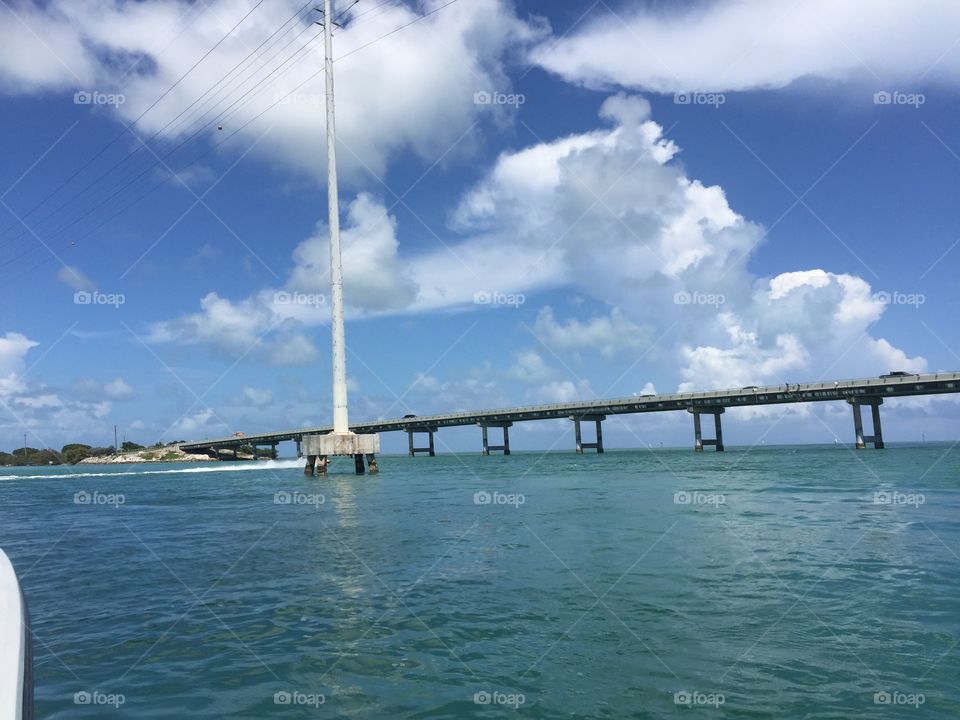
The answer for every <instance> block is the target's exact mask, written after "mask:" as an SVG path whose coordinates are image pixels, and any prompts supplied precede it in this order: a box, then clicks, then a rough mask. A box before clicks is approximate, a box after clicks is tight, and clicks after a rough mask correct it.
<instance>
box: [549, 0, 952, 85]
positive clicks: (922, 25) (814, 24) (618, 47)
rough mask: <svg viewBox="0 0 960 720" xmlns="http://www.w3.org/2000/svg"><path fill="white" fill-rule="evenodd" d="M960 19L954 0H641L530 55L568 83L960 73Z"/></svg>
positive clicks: (594, 18) (885, 78) (905, 77)
mask: <svg viewBox="0 0 960 720" xmlns="http://www.w3.org/2000/svg"><path fill="white" fill-rule="evenodd" d="M958 25H960V5H958V4H957V3H956V2H954V1H953V0H928V1H927V2H925V3H923V9H922V11H919V10H918V8H917V7H916V6H914V5H911V4H910V3H904V2H900V0H844V2H840V3H838V2H835V1H834V0H805V1H804V2H796V3H787V2H769V0H716V1H714V2H709V3H679V4H676V6H675V9H671V10H665V9H664V8H662V7H659V6H656V7H655V6H651V5H648V4H643V5H640V4H638V5H637V6H636V7H634V8H630V9H623V10H619V9H618V10H617V12H616V14H614V13H612V12H611V13H601V12H597V13H592V14H591V17H589V18H588V19H587V21H586V22H584V23H583V24H582V25H581V26H580V27H577V28H575V29H574V30H573V31H572V32H571V33H569V34H568V35H566V36H564V37H562V38H560V39H558V40H553V39H550V40H548V41H545V42H544V43H543V44H542V45H540V46H539V47H537V48H536V49H534V50H533V52H532V56H531V57H532V60H533V61H534V62H536V63H538V64H540V65H541V66H542V67H544V68H546V69H547V70H549V71H552V72H554V73H556V74H558V75H560V76H561V77H563V78H564V79H566V80H568V81H570V82H575V83H581V84H584V85H587V86H590V87H598V86H623V87H629V88H635V89H645V90H653V91H657V92H677V91H736V90H751V89H763V88H782V87H785V86H787V85H789V84H790V83H792V82H793V81H795V80H797V79H799V78H803V77H817V78H822V79H825V80H828V81H843V80H847V79H852V78H853V79H857V78H859V79H863V80H866V81H868V82H870V83H873V84H877V83H894V82H897V81H904V82H907V81H909V82H910V83H915V82H917V81H918V78H924V77H929V78H932V79H945V80H948V81H950V82H956V81H957V80H960V55H958V54H957V53H953V52H951V50H953V48H954V45H955V43H956V32H955V28H956V27H957V26H958ZM874 89H877V90H879V89H883V88H880V87H877V88H874ZM886 89H888V90H893V89H897V88H895V87H888V88H886ZM901 89H903V88H901ZM869 97H870V95H869V94H868V93H864V99H865V100H868V99H869Z"/></svg>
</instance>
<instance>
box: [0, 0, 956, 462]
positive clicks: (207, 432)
mask: <svg viewBox="0 0 960 720" xmlns="http://www.w3.org/2000/svg"><path fill="white" fill-rule="evenodd" d="M314 4H315V3H307V4H305V5H301V4H300V3H298V2H296V1H295V0H294V1H293V2H286V1H281V0H266V1H264V0H261V1H260V2H257V1H256V0H210V1H209V2H195V3H187V2H178V1H174V0H141V1H140V2H125V1H123V0H114V1H113V2H99V1H94V0H51V1H50V2H46V3H43V4H39V3H30V2H26V1H24V0H2V1H0V103H2V112H0V153H2V154H0V157H2V163H0V274H2V280H0V448H2V449H5V450H10V449H12V448H13V447H18V446H20V445H21V444H22V443H23V440H24V434H25V433H26V435H27V443H28V444H29V445H30V446H32V447H54V448H59V447H60V446H61V445H63V444H65V443H68V442H77V441H79V442H86V443H89V444H95V445H110V444H112V442H113V436H114V426H117V427H118V428H119V433H120V434H121V436H122V437H125V438H126V439H128V440H134V441H137V442H141V443H145V444H146V443H151V444H152V443H154V442H157V441H161V440H162V441H172V440H186V439H191V440H195V439H201V438H205V437H218V436H223V435H227V434H230V433H232V432H237V431H240V432H247V433H254V432H263V431H270V430H278V429H285V428H297V427H306V426H313V425H320V424H326V423H328V422H329V421H330V417H331V398H330V360H329V348H330V335H329V330H328V327H329V317H330V308H329V305H328V302H327V294H328V282H329V279H328V272H329V259H328V238H327V216H326V177H327V168H326V157H325V128H326V125H325V114H324V93H325V87H324V80H323V69H324V61H323V49H322V31H321V29H320V27H319V26H318V25H317V24H316V21H317V20H319V19H320V15H319V14H318V13H317V12H316V11H314V10H313V6H314ZM334 12H335V20H336V21H337V24H338V26H339V27H338V28H337V29H336V32H335V34H334V58H335V61H334V72H335V75H336V77H335V88H336V103H337V104H336V110H337V140H338V143H337V167H338V172H339V178H340V183H339V186H340V222H341V230H342V243H343V266H344V287H345V296H346V303H347V345H348V354H347V370H348V378H349V381H348V384H349V391H350V412H351V419H352V420H355V421H360V420H367V419H374V418H378V417H398V416H401V415H404V414H408V413H415V414H419V415H425V414H431V413H442V412H453V411H459V410H478V409H485V408H494V407H505V406H513V405H525V404H534V403H537V404H539V403H549V402H563V401H573V400H590V399H594V398H612V397H624V396H629V395H636V394H646V393H654V392H664V393H665V392H675V391H678V390H681V391H682V390H693V389H698V390H700V389H720V388H729V387H741V386H745V385H765V384H780V383H784V382H790V383H796V382H808V381H810V382H812V381H818V380H835V379H847V378H859V377H869V376H876V375H878V374H880V373H884V372H888V371H891V370H905V371H909V372H940V371H944V372H948V371H955V370H960V324H958V323H957V321H956V317H957V316H958V311H960V284H958V282H957V268H958V265H960V216H958V213H957V209H956V208H957V203H956V188H957V187H958V185H957V183H958V180H960V126H958V125H957V123H956V120H955V119H956V117H957V115H958V111H960V31H958V30H957V28H960V6H958V5H957V4H956V3H955V2H952V1H950V0H931V1H930V2H927V3H925V4H924V11H923V12H922V13H920V12H917V11H916V10H914V9H912V8H911V6H910V4H909V3H904V2H894V1H892V0H847V1H846V2H844V3H842V4H838V3H834V2H830V1H829V0H810V1H809V2H804V3H795V2H785V1H784V2H780V1H777V2H770V1H769V0H736V1H732V0H704V1H702V2H672V3H667V2H654V1H641V0H621V1H614V0H598V1H597V2H593V3H591V2H589V1H587V2H577V3H574V2H561V1H555V2H547V1H546V0H515V1H511V0H454V2H452V3H451V2H449V0H422V1H419V2H401V0H387V1H386V2H382V1H379V0H360V1H359V2H356V3H352V4H351V3H349V2H337V3H335V4H334ZM883 418H884V434H885V437H886V439H887V440H888V442H890V441H893V442H896V441H898V440H903V441H907V440H919V439H921V438H925V439H927V440H955V439H957V438H958V437H960V405H958V402H957V399H956V397H935V398H929V397H928V398H914V399H903V400H897V401H889V402H888V403H886V404H885V405H884V408H883ZM691 426H692V422H691V420H690V418H689V416H688V415H687V414H686V413H670V414H655V415H647V416H629V417H621V418H611V419H610V420H609V421H608V422H607V423H606V425H605V427H604V436H605V437H604V440H605V443H606V445H607V446H608V447H611V448H613V447H622V448H630V447H648V446H659V445H661V444H663V445H665V446H674V445H678V446H683V445H686V444H691V445H692V434H693V433H692V427H691ZM724 435H725V441H726V443H727V444H728V445H733V444H755V443H766V444H776V443H786V442H834V439H835V438H839V439H840V441H842V442H852V436H853V427H852V422H851V417H850V410H849V407H847V406H846V405H845V404H843V403H825V404H816V405H797V406H788V407H765V408H753V409H740V410H735V411H732V412H729V413H728V414H727V415H726V416H725V418H724ZM382 442H383V447H384V450H385V451H386V452H395V451H402V450H403V449H404V448H405V445H406V438H405V437H404V436H403V435H402V434H393V435H385V436H384V437H383V439H382ZM511 444H512V445H513V447H514V448H517V449H548V448H551V449H558V450H570V449H572V447H573V439H572V423H569V422H565V421H550V422H533V423H524V424H520V425H518V426H516V427H515V428H514V429H513V432H512V435H511ZM479 445H480V432H479V429H477V428H461V429H451V430H444V431H442V432H441V433H439V434H438V436H437V447H438V450H439V451H440V452H444V451H447V450H449V451H473V450H479Z"/></svg>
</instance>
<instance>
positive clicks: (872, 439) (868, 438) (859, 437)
mask: <svg viewBox="0 0 960 720" xmlns="http://www.w3.org/2000/svg"><path fill="white" fill-rule="evenodd" d="M847 402H848V403H849V404H850V407H851V408H852V410H853V435H854V445H853V446H854V447H855V448H856V449H857V450H866V448H867V443H873V447H874V448H875V449H876V450H883V429H882V427H881V426H880V406H881V405H883V398H879V397H868V398H847ZM861 405H869V406H870V415H871V419H872V420H873V435H864V434H863V417H862V416H861V414H860V406H861Z"/></svg>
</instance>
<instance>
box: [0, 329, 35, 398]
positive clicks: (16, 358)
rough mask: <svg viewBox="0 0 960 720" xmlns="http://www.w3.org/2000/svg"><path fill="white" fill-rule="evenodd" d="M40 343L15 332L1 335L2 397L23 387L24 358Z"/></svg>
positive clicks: (0, 385) (0, 378)
mask: <svg viewBox="0 0 960 720" xmlns="http://www.w3.org/2000/svg"><path fill="white" fill-rule="evenodd" d="M38 344H39V343H37V342H35V341H33V340H31V339H30V338H28V337H27V336H26V335H21V334H20V333H15V332H8V333H7V334H6V335H4V336H3V337H0V398H3V397H4V396H6V395H9V394H11V393H13V392H15V391H17V390H19V389H20V388H21V387H22V384H21V381H20V377H19V374H20V373H21V372H22V371H23V365H24V363H23V359H24V358H25V357H26V355H27V353H28V352H29V351H30V348H34V347H36V346H37V345H38Z"/></svg>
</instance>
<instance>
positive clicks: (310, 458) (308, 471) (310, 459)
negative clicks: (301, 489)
mask: <svg viewBox="0 0 960 720" xmlns="http://www.w3.org/2000/svg"><path fill="white" fill-rule="evenodd" d="M316 463H317V456H316V455H307V466H306V467H305V468H303V474H304V475H307V476H308V477H313V476H314V473H315V471H314V469H313V466H314V465H316Z"/></svg>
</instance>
